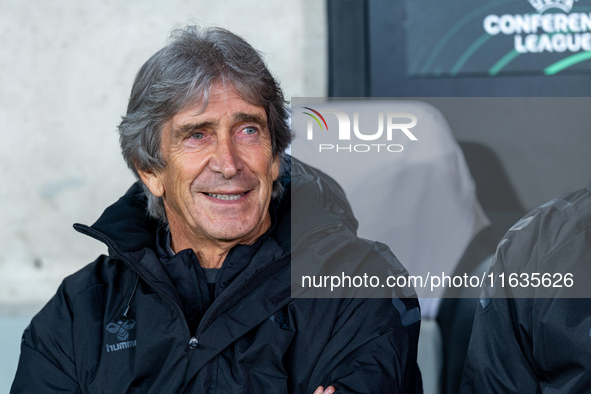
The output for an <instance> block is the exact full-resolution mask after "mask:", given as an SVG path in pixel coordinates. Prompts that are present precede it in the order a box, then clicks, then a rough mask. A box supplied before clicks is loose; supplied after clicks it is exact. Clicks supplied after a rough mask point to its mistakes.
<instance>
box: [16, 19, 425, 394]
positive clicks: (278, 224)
mask: <svg viewBox="0 0 591 394" xmlns="http://www.w3.org/2000/svg"><path fill="white" fill-rule="evenodd" d="M287 122H288V111H287V107H286V102H285V101H284V98H283V94H282V92H281V90H280V88H279V86H278V84H277V82H276V81H275V79H274V78H273V77H272V75H271V74H270V73H269V71H268V70H267V68H266V67H265V64H264V63H263V61H262V59H261V58H260V56H259V54H258V53H257V52H256V51H255V50H254V49H253V48H252V47H251V46H250V45H249V44H248V43H246V42H245V41H244V40H242V39H241V38H239V37H237V36H235V35H234V34H232V33H230V32H228V31H226V30H222V29H208V30H204V31H200V30H199V29H197V28H195V27H187V28H185V29H183V30H180V31H177V32H175V33H174V34H173V37H172V39H171V41H170V43H169V44H168V45H167V46H166V47H164V48H163V49H162V50H160V51H158V52H157V53H156V54H154V55H153V56H152V57H151V58H150V59H149V60H148V61H147V62H146V63H145V64H144V65H143V66H142V68H141V69H140V71H139V73H138V75H137V77H136V80H135V83H134V85H133V89H132V92H131V98H130V100H129V106H128V110H127V114H126V115H125V116H124V117H123V121H122V122H121V124H120V126H119V131H120V141H121V148H122V152H123V156H124V158H125V160H126V162H127V163H128V165H129V167H130V168H131V170H132V171H133V172H134V173H135V175H136V176H137V177H138V179H139V182H138V183H137V184H135V185H134V186H133V187H132V188H131V189H130V190H129V191H128V192H127V194H126V195H125V196H123V197H122V198H121V199H120V200H119V201H117V202H116V203H115V204H114V205H112V206H111V207H109V208H108V209H107V210H106V211H105V212H104V214H103V215H102V216H101V218H100V219H99V220H98V221H97V222H96V223H95V224H94V225H92V226H91V227H87V226H83V225H75V228H76V230H78V231H79V232H81V233H83V234H86V235H89V236H91V237H93V238H96V239H97V240H99V241H101V242H104V243H105V244H106V245H107V247H108V249H109V256H100V257H99V258H98V259H97V260H96V261H95V262H93V263H92V264H90V265H88V266H87V267H85V268H83V269H82V270H80V271H79V272H77V273H76V274H74V275H72V276H70V277H68V278H66V279H65V280H64V282H63V284H62V285H61V287H60V288H59V290H58V292H57V294H56V295H55V296H54V297H53V298H52V299H51V301H50V302H49V303H48V304H47V305H46V306H45V308H44V309H43V310H42V311H41V312H40V313H39V314H38V315H37V316H35V318H33V321H32V322H31V325H30V326H29V327H28V328H27V330H26V331H25V333H24V336H23V342H22V351H21V357H20V361H19V367H18V372H17V375H16V378H15V382H14V384H13V387H12V392H13V393H21V392H30V393H50V392H51V393H54V392H71V393H99V392H100V393H128V392H137V393H159V394H160V393H205V392H207V393H310V394H311V393H313V392H314V393H320V392H323V391H324V392H326V393H331V392H334V391H335V390H336V392H338V393H386V392H387V393H392V392H400V393H402V392H404V393H414V392H418V391H420V390H421V388H420V386H421V385H420V373H419V371H418V368H417V365H416V347H417V337H418V327H419V320H418V318H416V314H412V313H411V314H409V313H406V312H407V311H415V312H416V311H418V309H417V303H416V300H415V299H402V300H399V299H396V300H395V302H393V301H392V299H383V298H382V299H362V298H354V299H353V298H349V299H342V298H341V299H319V298H306V299H305V298H295V299H293V298H291V292H290V289H291V278H290V264H291V263H294V264H295V263H296V262H297V259H308V258H311V257H310V256H311V254H312V253H316V252H318V251H319V250H320V252H322V253H321V254H319V255H318V256H320V257H322V258H320V259H319V260H318V261H320V262H321V263H322V264H326V266H327V267H329V266H331V263H334V262H335V261H343V260H344V261H349V262H351V263H355V261H354V258H358V257H353V256H355V255H359V254H360V253H356V254H355V253H353V252H355V251H359V250H363V251H364V252H365V251H366V253H365V254H364V256H363V260H364V262H366V263H367V262H369V263H372V262H373V263H374V264H373V265H374V266H375V265H376V264H377V265H379V264H384V262H386V261H390V265H392V264H391V262H392V260H394V261H395V258H394V257H393V256H392V255H389V254H388V255H387V256H388V257H384V256H385V255H384V253H389V252H384V250H383V248H379V247H374V246H372V245H374V244H372V243H370V242H369V241H364V240H360V239H358V238H356V237H354V236H352V235H351V234H354V231H355V228H356V227H355V226H356V222H355V220H354V219H353V216H352V213H351V211H350V207H349V206H348V204H347V202H346V199H345V198H344V193H343V192H342V190H341V189H340V188H339V187H338V185H337V184H336V183H335V182H334V181H332V180H331V179H330V178H328V177H327V176H325V175H324V174H322V173H320V172H319V171H317V170H314V169H312V168H310V167H308V166H306V165H304V164H302V163H300V162H297V161H296V160H295V159H294V160H293V162H292V160H291V158H290V157H289V156H287V155H285V154H284V150H285V149H286V147H287V146H288V144H289V143H290V141H291V132H290V129H289V126H288V123H287ZM302 190H304V191H306V192H302ZM296 195H297V196H298V198H300V199H309V200H305V201H303V202H304V203H305V206H306V207H309V209H310V212H314V215H315V216H314V217H312V218H310V220H304V221H301V222H302V223H300V224H299V226H300V227H298V229H297V231H296V230H295V229H293V228H292V222H291V203H290V198H291V196H296ZM324 197H329V198H324ZM319 213H322V215H319ZM327 223H328V224H330V226H328V225H327ZM345 232H346V233H347V234H349V238H346V239H347V242H341V240H342V239H345V238H343V234H344V233H345ZM292 239H293V242H294V248H295V249H297V251H296V250H295V249H294V250H292ZM335 240H336V241H335ZM337 241H338V242H337ZM319 245H322V248H320V247H319ZM368 245H369V246H368ZM363 248H365V249H363ZM314 258H316V257H314ZM322 259H324V260H322ZM395 263H396V264H395V265H397V266H396V267H390V268H391V269H392V270H395V269H398V272H404V269H403V268H402V267H401V266H400V265H399V263H397V261H395ZM323 266H324V265H323ZM325 387H326V390H325V389H324V388H325Z"/></svg>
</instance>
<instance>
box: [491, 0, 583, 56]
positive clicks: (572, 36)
mask: <svg viewBox="0 0 591 394" xmlns="http://www.w3.org/2000/svg"><path fill="white" fill-rule="evenodd" d="M528 1H529V3H530V4H531V5H532V6H533V7H534V8H535V9H536V10H537V11H538V13H526V14H522V15H511V14H504V15H501V16H499V15H494V14H492V15H488V16H486V17H485V18H484V20H483V23H482V24H483V27H484V31H485V32H486V33H488V34H489V35H491V36H496V35H498V34H501V33H502V34H505V35H513V49H514V50H515V51H516V52H517V53H542V52H557V53H561V52H567V51H568V52H580V51H591V13H585V12H573V13H571V10H572V9H573V6H574V3H575V1H578V0H528ZM551 9H554V10H559V12H548V13H545V14H544V12H545V11H548V10H551ZM560 11H562V12H560Z"/></svg>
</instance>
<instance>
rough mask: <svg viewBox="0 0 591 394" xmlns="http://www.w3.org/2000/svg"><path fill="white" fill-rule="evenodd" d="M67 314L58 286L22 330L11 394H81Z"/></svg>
mask: <svg viewBox="0 0 591 394" xmlns="http://www.w3.org/2000/svg"><path fill="white" fill-rule="evenodd" d="M71 311H72V308H71V303H70V302H69V299H68V296H67V294H66V291H65V284H64V283H62V285H61V286H60V288H59V289H58V292H57V294H56V295H55V296H54V297H53V298H52V299H51V300H50V301H49V302H48V303H47V305H46V306H45V307H44V308H43V309H42V310H41V312H39V313H38V314H37V315H36V316H35V317H34V318H33V320H32V321H31V324H30V325H29V327H27V328H26V329H25V332H24V334H23V337H22V342H21V354H20V358H19V363H18V369H17V372H16V377H15V379H14V382H13V384H12V388H11V391H10V393H11V394H20V393H34V394H44V393H81V390H80V386H79V385H78V382H77V379H76V368H75V363H74V346H73V339H72V321H73V319H72V312H71Z"/></svg>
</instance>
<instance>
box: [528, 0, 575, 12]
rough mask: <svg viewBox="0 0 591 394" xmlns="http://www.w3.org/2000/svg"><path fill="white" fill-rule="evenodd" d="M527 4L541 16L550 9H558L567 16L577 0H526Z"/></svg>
mask: <svg viewBox="0 0 591 394" xmlns="http://www.w3.org/2000/svg"><path fill="white" fill-rule="evenodd" d="M528 1H529V3H530V4H531V5H532V6H533V7H534V8H535V9H536V10H537V11H538V12H539V13H540V14H541V13H543V12H544V11H547V10H549V9H550V8H558V9H561V10H562V11H564V12H566V13H567V14H568V13H569V12H570V10H572V9H573V4H574V3H575V1H579V0H528Z"/></svg>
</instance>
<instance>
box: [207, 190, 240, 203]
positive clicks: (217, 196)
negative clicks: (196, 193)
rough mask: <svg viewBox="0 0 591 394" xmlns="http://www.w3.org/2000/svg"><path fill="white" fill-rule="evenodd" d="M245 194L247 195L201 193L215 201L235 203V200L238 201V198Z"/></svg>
mask: <svg viewBox="0 0 591 394" xmlns="http://www.w3.org/2000/svg"><path fill="white" fill-rule="evenodd" d="M246 193H248V192H244V193H235V194H231V193H206V192H203V194H205V195H206V196H208V197H211V198H215V199H217V200H223V201H235V200H238V199H239V198H240V197H242V196H244V195H245V194H246Z"/></svg>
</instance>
